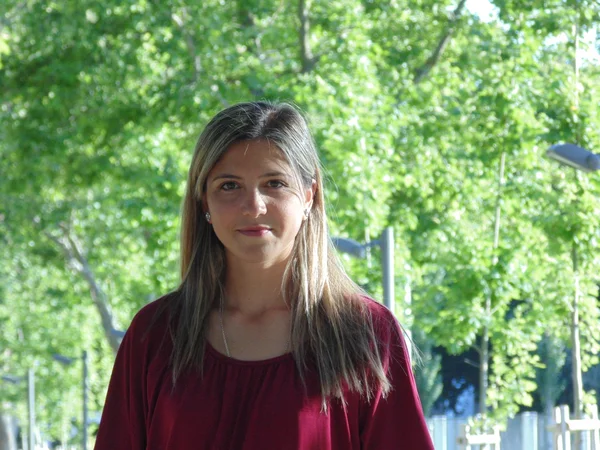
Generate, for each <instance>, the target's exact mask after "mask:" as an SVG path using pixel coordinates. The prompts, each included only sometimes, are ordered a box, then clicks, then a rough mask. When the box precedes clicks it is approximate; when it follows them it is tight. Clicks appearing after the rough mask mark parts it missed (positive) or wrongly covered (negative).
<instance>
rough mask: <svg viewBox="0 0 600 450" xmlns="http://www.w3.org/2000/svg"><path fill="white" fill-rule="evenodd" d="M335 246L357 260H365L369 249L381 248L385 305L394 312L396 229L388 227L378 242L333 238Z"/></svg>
mask: <svg viewBox="0 0 600 450" xmlns="http://www.w3.org/2000/svg"><path fill="white" fill-rule="evenodd" d="M331 240H332V242H333V245H335V247H336V248H337V249H338V250H339V251H340V252H342V253H347V254H349V255H351V256H354V257H355V258H364V257H365V256H366V254H367V249H368V248H369V247H374V246H379V247H380V248H381V267H382V271H383V303H384V305H385V306H387V308H388V309H389V310H390V311H392V313H393V312H394V229H393V228H392V227H388V228H386V229H384V230H383V233H381V238H380V239H378V240H376V241H371V242H367V243H366V244H361V243H359V242H356V241H355V240H353V239H346V238H332V239H331Z"/></svg>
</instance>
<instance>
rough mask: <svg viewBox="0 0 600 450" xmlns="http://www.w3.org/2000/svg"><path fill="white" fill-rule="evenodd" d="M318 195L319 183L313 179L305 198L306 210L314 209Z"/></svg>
mask: <svg viewBox="0 0 600 450" xmlns="http://www.w3.org/2000/svg"><path fill="white" fill-rule="evenodd" d="M316 193H317V181H316V180H315V179H313V180H312V183H311V185H310V187H309V188H307V189H306V192H305V194H306V196H305V198H304V205H305V206H306V209H309V210H310V209H311V208H312V205H313V202H314V199H315V195H316Z"/></svg>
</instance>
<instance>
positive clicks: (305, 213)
mask: <svg viewBox="0 0 600 450" xmlns="http://www.w3.org/2000/svg"><path fill="white" fill-rule="evenodd" d="M309 215H310V209H308V208H306V209H305V210H304V218H305V219H308V216H309Z"/></svg>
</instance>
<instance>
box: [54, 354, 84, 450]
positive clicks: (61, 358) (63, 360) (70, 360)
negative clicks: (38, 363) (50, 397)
mask: <svg viewBox="0 0 600 450" xmlns="http://www.w3.org/2000/svg"><path fill="white" fill-rule="evenodd" d="M52 357H53V358H54V359H55V360H56V361H58V362H59V363H61V364H64V365H67V366H68V365H71V364H73V363H74V362H75V361H76V358H69V357H68V356H64V355H59V354H54V355H52ZM81 361H82V363H83V369H82V386H81V388H82V391H83V423H82V424H81V445H82V449H83V450H87V437H88V423H89V418H88V355H87V351H85V350H83V352H82V353H81Z"/></svg>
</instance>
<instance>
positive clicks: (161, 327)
mask: <svg viewBox="0 0 600 450" xmlns="http://www.w3.org/2000/svg"><path fill="white" fill-rule="evenodd" d="M175 300H176V295H175V294H174V293H169V294H166V295H163V296H162V297H160V298H158V299H156V300H153V301H151V302H150V303H148V304H146V305H144V306H143V307H142V308H140V309H139V310H138V312H137V313H136V314H135V315H134V316H133V319H132V320H131V324H130V325H129V328H128V329H127V332H126V336H127V335H130V336H131V337H132V338H134V339H136V340H141V339H144V338H145V337H146V336H147V335H150V336H152V335H157V334H160V335H162V334H163V332H164V331H166V330H167V328H168V323H169V317H170V310H171V308H170V307H171V306H172V304H173V302H174V301H175Z"/></svg>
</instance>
